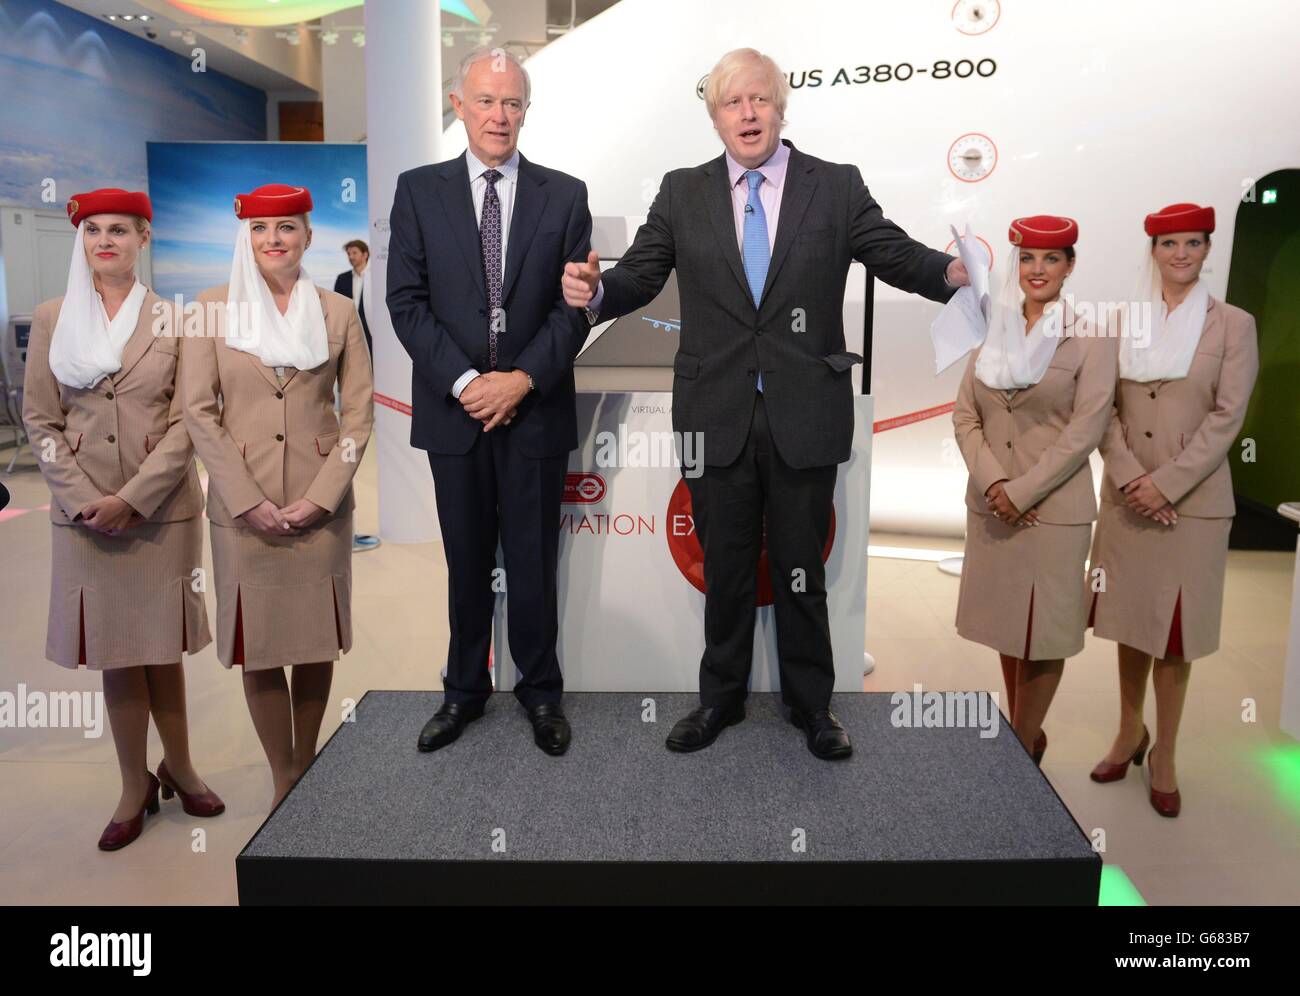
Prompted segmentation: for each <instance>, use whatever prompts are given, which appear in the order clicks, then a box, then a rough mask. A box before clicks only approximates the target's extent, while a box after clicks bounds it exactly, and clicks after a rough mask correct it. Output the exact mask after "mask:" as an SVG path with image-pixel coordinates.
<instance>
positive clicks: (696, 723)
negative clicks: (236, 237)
mask: <svg viewBox="0 0 1300 996" xmlns="http://www.w3.org/2000/svg"><path fill="white" fill-rule="evenodd" d="M744 718H745V704H744V703H743V702H737V703H736V704H735V705H732V706H700V707H699V708H696V709H692V710H691V711H690V712H689V713H688V714H687V715H686V716H684V717H683V718H681V719H679V720H678V721H677V723H676V725H674V726H673V729H672V732H671V733H669V734H668V740H667V741H666V743H667V745H668V749H669V750H675V751H677V752H678V753H679V754H689V753H690V752H691V751H693V750H703V749H704V748H705V747H707V746H709V744H711V743H713V741H715V740H717V739H718V734H719V733H721V732H722V731H723V730H724V729H726V728H727V727H728V726H735V725H736V724H737V723H739V722H740V721H741V720H742V719H744Z"/></svg>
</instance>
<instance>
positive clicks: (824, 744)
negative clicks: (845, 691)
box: [790, 709, 853, 761]
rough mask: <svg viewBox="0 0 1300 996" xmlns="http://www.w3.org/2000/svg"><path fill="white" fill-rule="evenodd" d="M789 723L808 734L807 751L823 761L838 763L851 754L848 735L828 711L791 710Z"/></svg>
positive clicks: (851, 749) (851, 748) (851, 746)
mask: <svg viewBox="0 0 1300 996" xmlns="http://www.w3.org/2000/svg"><path fill="white" fill-rule="evenodd" d="M790 722H792V723H794V725H795V726H797V727H799V729H801V730H803V731H804V733H806V734H808V749H809V750H810V751H812V752H813V753H814V754H816V755H817V756H818V757H820V758H821V759H822V760H823V761H838V760H840V759H841V758H845V757H848V756H849V755H850V754H852V753H853V745H852V744H850V743H849V735H848V733H846V732H845V731H844V727H842V726H841V725H840V721H839V720H838V719H836V718H835V714H834V713H833V712H831V711H830V710H829V709H819V710H818V711H817V712H800V711H799V710H798V709H791V710H790Z"/></svg>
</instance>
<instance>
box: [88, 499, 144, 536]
mask: <svg viewBox="0 0 1300 996" xmlns="http://www.w3.org/2000/svg"><path fill="white" fill-rule="evenodd" d="M142 522H144V516H143V515H141V514H140V513H139V512H137V511H136V510H135V509H134V508H132V507H131V505H130V504H129V503H128V502H127V501H126V499H124V498H119V497H118V496H117V495H105V496H104V497H103V498H96V499H95V500H94V501H92V502H91V503H90V504H89V505H87V506H86V507H85V508H83V509H82V510H81V524H82V525H83V526H86V527H87V528H89V529H93V530H95V532H97V533H103V534H104V535H105V536H117V535H118V534H120V533H124V532H126V531H127V530H128V529H130V528H131V527H132V526H138V525H139V524H140V523H142Z"/></svg>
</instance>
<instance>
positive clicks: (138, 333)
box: [100, 291, 170, 386]
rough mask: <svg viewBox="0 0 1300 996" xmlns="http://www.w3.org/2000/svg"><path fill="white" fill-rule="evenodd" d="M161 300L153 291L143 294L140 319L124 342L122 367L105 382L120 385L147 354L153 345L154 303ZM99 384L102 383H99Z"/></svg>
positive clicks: (136, 321)
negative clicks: (109, 381) (108, 381)
mask: <svg viewBox="0 0 1300 996" xmlns="http://www.w3.org/2000/svg"><path fill="white" fill-rule="evenodd" d="M161 300H162V298H160V297H159V296H158V295H157V294H155V293H154V292H153V291H149V292H147V293H146V294H145V296H144V303H143V304H141V305H140V317H139V318H137V319H136V320H135V331H134V332H132V333H131V338H130V339H128V340H127V341H126V346H125V347H124V348H123V350H122V366H121V368H120V369H119V370H118V371H117V372H116V373H114V374H112V375H110V376H109V377H108V378H106V379H107V380H111V381H112V382H113V383H114V384H120V383H122V380H123V379H124V378H125V377H126V375H127V374H129V373H130V372H131V369H132V368H133V367H134V366H135V365H136V364H137V363H139V362H140V359H141V357H143V356H144V354H145V353H147V352H149V347H150V346H152V345H153V338H154V336H153V319H154V315H153V308H154V302H155V301H161ZM169 324H170V323H169ZM100 383H104V382H103V381H101V382H100ZM105 386H107V385H105Z"/></svg>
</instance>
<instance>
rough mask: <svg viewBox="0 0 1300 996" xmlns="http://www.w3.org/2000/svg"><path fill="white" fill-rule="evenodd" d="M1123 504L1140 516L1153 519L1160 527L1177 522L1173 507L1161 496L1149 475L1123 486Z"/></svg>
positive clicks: (1176, 514)
mask: <svg viewBox="0 0 1300 996" xmlns="http://www.w3.org/2000/svg"><path fill="white" fill-rule="evenodd" d="M1124 504H1125V505H1127V506H1128V507H1129V508H1131V509H1132V510H1133V511H1135V512H1137V513H1138V514H1139V515H1141V516H1144V517H1146V518H1148V519H1155V520H1156V521H1157V522H1159V523H1160V524H1161V525H1162V526H1172V525H1175V524H1176V523H1177V522H1178V513H1177V512H1175V511H1174V506H1173V505H1172V504H1171V503H1170V501H1169V499H1168V498H1166V497H1165V496H1164V495H1163V494H1161V492H1160V489H1159V488H1158V487H1156V485H1155V482H1154V481H1152V480H1151V475H1150V474H1143V475H1142V476H1141V477H1137V478H1134V479H1133V480H1131V481H1129V482H1128V483H1127V484H1125V485H1124Z"/></svg>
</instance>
